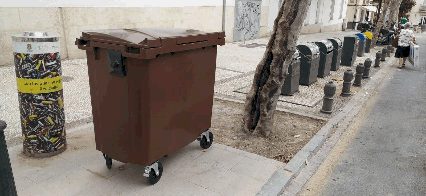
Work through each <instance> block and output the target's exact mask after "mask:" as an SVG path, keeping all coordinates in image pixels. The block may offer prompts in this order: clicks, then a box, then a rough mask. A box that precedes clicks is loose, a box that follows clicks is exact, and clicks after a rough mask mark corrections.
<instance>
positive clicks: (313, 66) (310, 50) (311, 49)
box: [297, 43, 320, 85]
mask: <svg viewBox="0 0 426 196" xmlns="http://www.w3.org/2000/svg"><path fill="white" fill-rule="evenodd" d="M297 49H298V50H299V52H300V55H301V56H300V57H301V58H300V79H299V84H300V85H310V84H312V83H314V82H316V81H317V76H318V66H319V61H320V51H319V47H318V46H317V45H316V44H314V43H305V44H300V45H298V46H297Z"/></svg>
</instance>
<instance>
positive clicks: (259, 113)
mask: <svg viewBox="0 0 426 196" xmlns="http://www.w3.org/2000/svg"><path fill="white" fill-rule="evenodd" d="M310 4H311V0H286V1H284V3H283V5H282V6H281V9H280V11H279V13H278V16H277V18H276V19H275V21H274V31H273V33H272V35H271V38H270V39H269V42H268V45H267V46H266V51H265V54H264V56H263V58H262V60H261V61H260V63H259V64H258V66H257V69H256V72H255V75H254V79H253V84H252V86H251V89H250V92H249V93H248V94H247V97H246V102H245V105H244V108H245V109H244V115H243V123H242V126H241V127H242V131H244V132H246V133H258V134H260V135H262V136H264V137H268V136H269V134H270V132H271V129H272V126H273V122H272V120H273V116H274V111H275V109H276V106H277V102H278V97H279V95H280V93H281V87H282V85H283V84H284V80H285V78H286V76H287V72H288V71H287V69H288V66H289V64H290V62H291V60H292V55H293V54H294V52H295V50H296V43H297V40H298V38H299V34H300V30H301V28H302V25H303V22H304V20H305V18H306V15H307V11H308V8H309V6H310Z"/></svg>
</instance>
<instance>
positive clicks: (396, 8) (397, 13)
mask: <svg viewBox="0 0 426 196" xmlns="http://www.w3.org/2000/svg"><path fill="white" fill-rule="evenodd" d="M402 1H403V0H397V2H398V3H397V5H396V7H395V10H394V15H393V21H394V22H396V23H399V18H398V16H399V7H401V3H402Z"/></svg>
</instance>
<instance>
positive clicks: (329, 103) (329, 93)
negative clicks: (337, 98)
mask: <svg viewBox="0 0 426 196" xmlns="http://www.w3.org/2000/svg"><path fill="white" fill-rule="evenodd" d="M335 93H336V85H335V84H334V82H333V81H330V82H328V83H327V84H325V86H324V101H323V105H322V109H321V112H323V113H327V114H330V113H331V110H332V108H333V96H334V94H335Z"/></svg>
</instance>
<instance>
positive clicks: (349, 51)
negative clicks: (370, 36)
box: [340, 36, 359, 67]
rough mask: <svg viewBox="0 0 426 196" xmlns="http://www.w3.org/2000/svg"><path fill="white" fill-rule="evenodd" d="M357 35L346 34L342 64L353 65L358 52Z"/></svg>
mask: <svg viewBox="0 0 426 196" xmlns="http://www.w3.org/2000/svg"><path fill="white" fill-rule="evenodd" d="M358 43H359V39H358V37H357V36H345V38H344V40H343V50H342V60H341V62H340V65H344V66H351V67H352V66H353V65H354V62H355V60H356V56H357V52H358Z"/></svg>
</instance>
